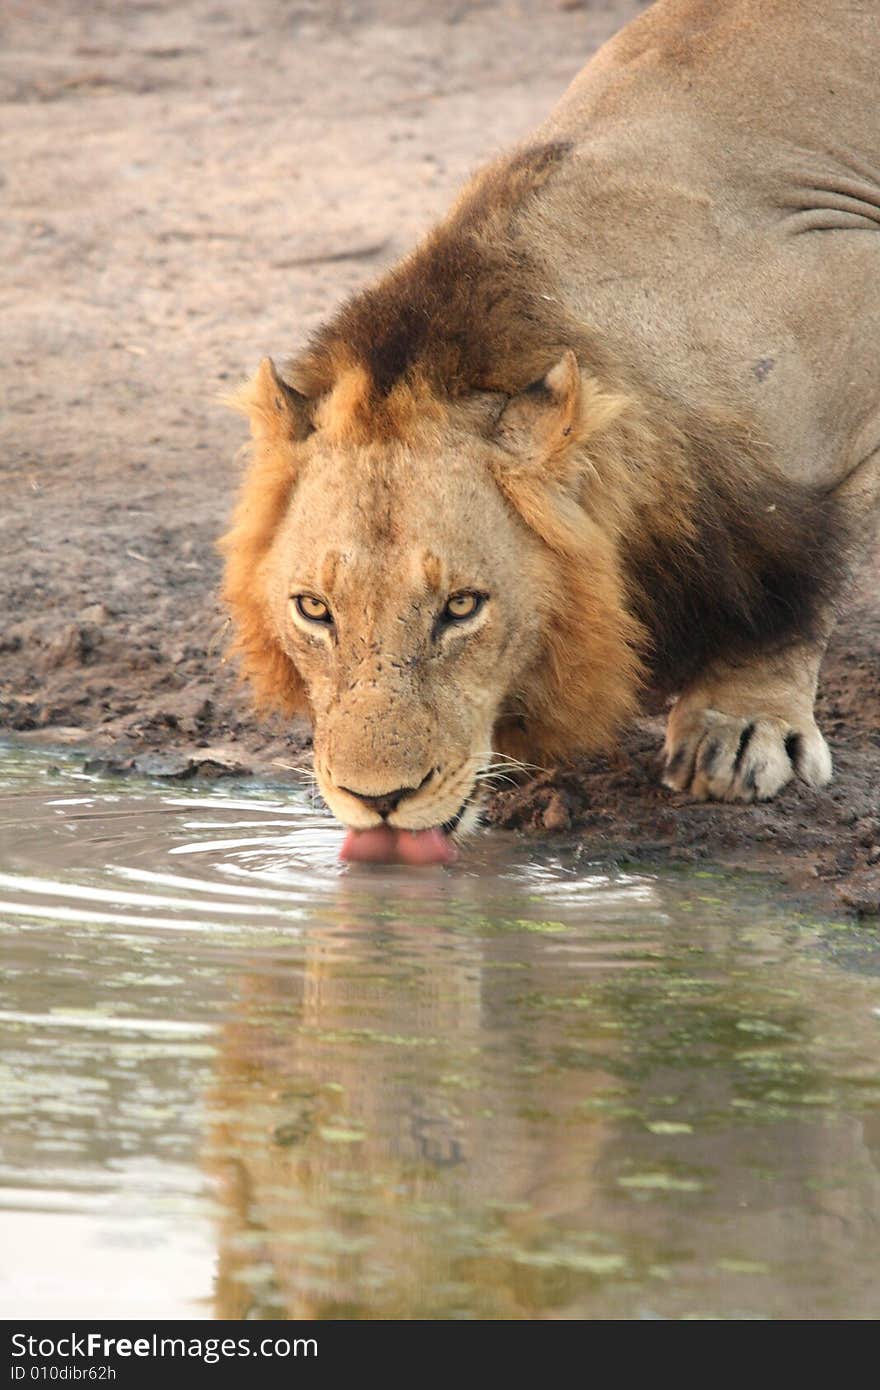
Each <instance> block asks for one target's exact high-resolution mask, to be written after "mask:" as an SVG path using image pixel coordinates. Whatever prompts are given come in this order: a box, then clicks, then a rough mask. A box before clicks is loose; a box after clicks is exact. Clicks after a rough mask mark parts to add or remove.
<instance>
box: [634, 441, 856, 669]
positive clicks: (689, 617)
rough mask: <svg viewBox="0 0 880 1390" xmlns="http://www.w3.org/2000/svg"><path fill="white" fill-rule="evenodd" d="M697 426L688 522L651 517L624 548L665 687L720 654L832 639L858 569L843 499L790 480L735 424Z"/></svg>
mask: <svg viewBox="0 0 880 1390" xmlns="http://www.w3.org/2000/svg"><path fill="white" fill-rule="evenodd" d="M689 424H690V428H689V429H688V431H687V433H686V436H685V447H686V449H687V453H688V455H689V463H690V467H689V469H688V473H689V476H690V479H691V484H692V492H691V496H690V498H689V499H688V501H687V506H686V513H685V515H686V518H687V521H688V525H687V528H686V529H684V528H681V527H678V528H673V529H672V530H671V531H669V530H665V529H660V528H658V526H657V525H656V520H654V522H653V524H652V519H651V518H649V517H648V516H645V517H644V518H643V522H642V524H639V525H637V526H636V528H635V533H634V534H633V535H631V536H629V537H626V538H624V541H623V545H622V551H623V557H624V562H625V565H626V568H627V571H628V578H629V590H630V595H631V603H632V606H633V609H634V611H635V613H636V614H637V616H638V617H639V618H640V619H641V621H642V622H643V623H644V625H645V627H646V628H647V630H648V632H649V634H650V642H651V645H650V650H649V651H648V653H647V654H646V656H647V664H648V666H649V668H650V670H651V673H652V677H653V682H654V684H655V686H656V688H657V689H658V690H659V691H660V692H662V693H665V694H669V693H672V692H674V691H679V690H682V689H684V688H685V687H686V686H687V685H688V683H689V682H691V681H692V680H694V679H695V678H696V677H697V676H699V674H700V673H701V672H702V671H704V670H705V669H706V667H707V666H709V665H711V664H712V663H713V662H714V661H720V660H723V661H724V662H726V663H731V662H733V663H735V662H737V661H738V660H742V659H744V658H746V657H747V656H748V655H749V654H750V653H754V652H755V651H757V650H761V649H773V650H778V649H780V648H781V647H784V646H785V645H787V644H791V643H794V642H798V641H812V640H816V639H817V638H821V637H822V635H823V628H825V626H826V625H827V618H828V612H829V609H831V608H832V607H833V605H834V603H835V600H836V599H837V596H838V594H839V592H840V589H841V585H842V583H843V581H844V580H845V578H846V577H847V574H848V572H849V568H850V559H849V551H850V545H849V539H850V534H849V533H850V526H849V523H848V518H847V516H846V515H845V512H844V508H843V507H842V505H841V503H840V502H839V500H838V499H836V498H835V497H834V496H833V495H831V494H829V493H828V492H825V491H822V490H820V489H819V488H815V487H810V486H808V485H806V484H802V483H798V482H795V481H793V480H791V479H787V478H784V477H782V476H781V475H780V474H778V473H777V472H775V470H773V469H772V468H771V467H770V466H768V463H767V461H766V459H764V458H763V457H762V456H761V454H760V452H758V453H757V455H756V450H755V447H754V445H753V444H752V443H751V442H750V441H749V440H747V439H745V438H742V437H738V432H737V430H736V428H735V426H733V425H731V423H730V422H726V424H725V425H723V426H722V425H718V426H716V427H715V428H712V427H711V424H709V425H708V426H707V422H706V421H698V420H693V419H692V420H691V421H690V422H689ZM672 505H676V503H675V502H674V501H672ZM677 505H678V507H679V508H680V507H681V503H680V502H679V503H678V504H677Z"/></svg>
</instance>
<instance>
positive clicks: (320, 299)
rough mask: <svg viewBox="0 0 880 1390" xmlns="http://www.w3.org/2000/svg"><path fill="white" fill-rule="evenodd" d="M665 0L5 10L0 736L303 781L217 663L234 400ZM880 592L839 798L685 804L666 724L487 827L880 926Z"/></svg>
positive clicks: (828, 680) (149, 766) (828, 716)
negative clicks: (670, 768) (762, 878)
mask: <svg viewBox="0 0 880 1390" xmlns="http://www.w3.org/2000/svg"><path fill="white" fill-rule="evenodd" d="M639 8H641V6H640V5H639V4H638V3H635V0H632V2H631V0H608V3H601V2H600V0H597V3H580V4H579V3H573V2H572V0H547V3H544V4H541V5H538V6H535V5H525V4H517V3H506V4H505V3H499V4H465V3H454V0H444V3H436V0H435V3H432V4H430V5H429V4H427V3H425V4H422V3H417V4H412V5H408V6H400V5H397V4H393V3H390V0H373V3H367V2H366V0H363V3H348V4H346V3H342V0H340V3H334V4H327V3H282V0H255V3H254V4H252V5H250V6H248V7H247V11H246V13H245V11H244V10H242V9H241V7H237V6H230V7H228V8H224V7H223V6H222V5H217V4H216V3H213V2H212V0H188V2H187V3H182V4H181V3H171V0H159V3H156V0H150V2H149V3H146V2H145V3H137V0H134V2H133V3H131V4H128V5H126V6H124V7H123V6H118V5H113V4H110V3H104V2H103V0H88V2H87V3H76V2H74V3H71V4H68V5H66V6H65V7H64V12H63V14H59V13H57V12H52V13H51V14H50V12H49V11H48V10H43V11H37V10H34V9H33V8H30V7H23V6H22V7H18V8H17V9H12V10H7V12H6V16H5V19H4V32H3V35H2V38H3V42H2V44H0V113H2V120H0V182H2V185H3V192H4V198H5V217H4V220H3V222H2V225H0V250H2V255H3V262H4V266H5V267H6V270H7V275H6V289H5V291H4V297H3V314H2V315H0V345H2V352H3V360H4V365H5V372H4V384H3V410H2V415H0V488H2V510H0V606H2V612H3V615H4V618H3V625H2V630H0V733H3V734H8V735H11V736H13V737H16V738H21V739H25V740H40V741H42V742H45V743H48V744H53V745H59V746H61V745H64V746H78V747H81V748H83V750H88V753H89V756H91V757H104V758H105V759H109V761H110V764H111V765H112V766H115V767H118V768H120V769H122V770H125V769H126V768H132V769H134V770H137V771H141V772H147V773H149V775H159V776H169V777H193V776H204V777H209V776H216V775H220V774H222V773H223V772H225V771H237V772H241V771H242V770H254V771H257V772H259V773H261V774H265V773H266V772H269V773H271V775H273V776H276V777H277V776H293V775H294V774H293V772H292V771H291V769H292V768H294V767H295V766H296V765H297V764H299V763H300V762H301V761H302V759H303V757H304V755H305V756H306V757H307V752H306V751H305V750H306V749H307V741H308V739H307V731H306V730H304V729H302V728H289V727H285V726H283V725H281V724H279V723H272V722H268V723H262V724H258V723H257V721H256V720H255V719H254V718H253V716H252V715H251V713H250V710H249V706H248V700H247V696H246V694H245V693H243V692H242V691H241V690H239V689H238V687H237V684H236V679H235V674H234V672H233V671H232V670H230V668H229V667H228V666H226V665H225V664H224V662H223V650H224V647H225V641H226V635H225V632H224V618H223V615H222V613H221V612H220V610H219V609H218V607H217V604H216V599H215V594H216V589H217V583H218V576H219V562H218V559H217V555H216V551H215V548H214V547H215V540H216V537H217V536H218V535H219V534H220V533H221V532H222V530H223V528H224V524H225V519H226V516H227V513H228V510H229V505H230V502H231V498H232V495H233V492H234V489H235V485H236V481H237V478H238V470H239V464H238V462H237V459H236V452H237V449H238V447H239V445H240V444H241V442H242V429H241V425H240V423H239V421H238V420H237V419H236V418H234V417H232V416H230V415H228V414H227V413H226V412H224V411H223V410H222V409H221V407H220V406H219V405H218V404H217V397H218V396H219V394H220V393H221V392H223V391H224V390H225V389H228V387H229V386H230V385H231V384H233V383H235V382H236V381H238V380H239V379H240V378H241V377H242V376H243V375H245V374H246V373H247V372H249V371H250V370H252V368H253V366H254V365H255V363H256V362H257V361H258V359H259V358H260V357H261V356H263V355H264V354H266V353H271V354H273V355H276V356H278V357H284V356H286V355H287V354H288V353H290V352H291V351H294V350H295V349H296V348H297V347H298V346H299V345H301V343H302V342H303V340H304V338H305V337H306V336H307V334H308V333H309V331H310V330H311V329H312V328H313V327H315V326H316V324H317V323H318V322H319V321H321V320H322V319H323V318H324V317H325V316H326V315H327V314H328V312H330V310H331V309H332V308H333V306H334V305H335V304H336V303H337V302H338V301H339V299H340V298H342V297H343V296H344V295H346V294H347V293H349V292H350V291H351V290H352V289H354V288H356V287H357V286H358V285H360V284H362V283H363V282H364V281H365V280H366V279H368V278H370V277H372V276H373V275H375V273H376V272H377V270H379V269H380V268H381V267H383V266H384V265H387V264H389V263H390V262H392V261H393V260H394V259H396V258H397V257H398V256H399V255H400V254H401V253H402V252H403V251H404V250H406V248H407V247H408V246H410V245H411V244H412V243H413V241H414V240H415V238H416V237H417V235H418V234H419V232H420V231H421V230H422V229H423V228H424V227H426V226H427V225H428V224H429V223H430V222H431V221H432V219H433V218H434V217H436V216H437V215H438V214H439V213H440V212H441V211H442V210H443V208H444V207H445V206H446V205H447V204H448V202H449V200H450V198H451V196H452V194H453V192H454V191H455V189H456V188H457V187H458V186H459V185H460V183H461V181H462V180H463V179H464V178H465V177H466V175H467V173H468V171H469V170H470V169H471V168H472V167H474V165H476V164H477V163H479V162H480V161H482V160H484V159H486V158H488V157H490V156H491V155H492V154H493V153H494V152H495V151H496V150H498V149H499V148H501V147H503V146H505V145H507V144H509V143H510V142H511V140H513V139H515V138H516V137H517V136H519V135H520V134H522V133H523V132H524V131H526V130H528V129H529V128H530V127H531V126H533V125H534V124H535V123H536V122H537V121H538V120H540V119H541V117H542V116H543V115H544V114H545V113H546V112H547V110H549V108H550V107H551V105H552V104H553V102H554V101H555V100H556V99H557V97H558V96H559V94H560V92H561V91H562V90H563V88H564V86H565V84H566V83H567V81H568V80H569V79H570V77H571V76H573V75H574V73H575V72H576V70H577V69H578V68H579V67H580V65H581V63H582V61H583V60H584V59H585V58H586V56H587V55H588V54H589V53H590V52H591V51H592V50H593V49H595V47H596V46H597V45H598V43H599V42H601V41H602V39H604V38H605V37H606V36H607V35H608V34H610V33H611V32H613V30H614V29H616V28H617V27H619V25H620V24H621V23H623V22H625V20H626V19H628V18H629V17H630V16H631V15H632V14H633V13H635V12H636V11H637V10H638V9H639ZM402 16H403V18H402ZM536 17H537V21H539V22H536ZM878 573H880V570H878V569H877V568H875V570H874V571H873V575H871V576H868V578H867V579H866V581H865V583H864V585H863V590H862V593H861V597H860V598H859V599H858V600H857V602H856V604H855V606H854V607H853V608H852V609H851V611H850V612H849V614H848V615H847V616H846V617H845V619H844V621H843V622H842V623H841V626H840V629H839V631H838V633H837V635H836V637H835V640H834V643H833V646H832V649H831V652H830V654H829V658H828V661H827V663H826V667H825V671H824V674H823V684H822V694H821V701H820V718H821V720H822V722H823V726H824V728H825V731H826V733H827V734H828V736H829V739H830V742H831V745H832V750H833V752H834V756H835V761H836V765H837V778H836V781H835V783H834V784H833V786H832V787H831V788H830V789H829V791H828V792H827V793H821V794H819V795H814V794H811V793H810V794H808V793H807V792H805V791H803V790H802V789H797V788H793V789H790V790H789V791H788V792H787V793H786V794H785V795H784V796H783V797H782V798H781V799H780V801H779V802H778V803H775V804H773V805H770V806H764V807H759V808H728V807H715V806H709V807H704V806H698V807H694V806H688V805H686V804H683V803H681V802H680V801H679V800H678V799H676V798H674V797H671V796H670V795H669V793H667V792H665V791H663V790H662V789H661V788H660V787H659V786H658V783H657V777H656V752H657V748H658V746H659V742H660V738H661V731H660V725H659V724H653V725H652V724H649V723H646V724H645V725H643V726H640V727H639V728H638V729H636V730H635V731H633V732H632V733H631V734H630V735H628V736H627V737H626V738H625V739H624V740H623V742H622V745H621V748H620V750H619V753H618V754H617V755H615V758H614V759H613V760H611V761H609V760H598V761H596V762H593V763H591V764H590V765H579V766H577V767H575V768H572V769H566V770H562V771H558V772H555V773H553V774H549V775H547V776H542V777H540V778H539V779H538V780H537V781H536V782H535V783H534V784H532V785H530V786H528V787H526V788H522V789H516V790H506V791H504V792H502V793H499V794H498V795H497V796H496V797H495V798H494V799H493V801H492V802H491V804H490V808H489V809H490V814H491V816H492V818H493V819H494V820H495V821H496V822H497V823H499V824H501V825H505V826H513V827H517V828H521V829H523V830H525V831H526V832H534V831H539V832H540V833H542V834H546V833H547V832H548V831H575V832H576V833H579V834H580V833H582V834H583V835H584V837H585V839H586V840H587V841H588V843H589V844H590V846H591V849H592V848H594V849H595V852H596V855H597V857H602V856H606V855H612V856H617V857H623V858H625V857H627V856H630V857H638V858H640V859H644V858H645V857H646V855H648V854H650V855H655V856H661V857H674V858H678V859H706V860H713V861H718V862H722V863H728V864H737V865H745V866H747V867H752V868H759V869H767V868H771V869H773V870H777V871H778V872H780V874H781V875H782V876H783V877H784V878H785V880H786V881H787V882H789V883H791V884H793V885H794V886H796V887H797V888H798V889H799V890H807V891H809V892H810V894H811V895H813V896H814V897H816V899H817V901H821V902H822V903H823V904H824V905H825V906H828V905H829V904H832V905H836V906H841V905H843V906H844V907H845V908H846V909H847V910H853V911H860V912H863V913H866V914H867V913H872V912H877V911H880V689H878V660H877V653H878V650H880V601H878V598H877V595H878V592H880V584H878V583H877V575H878Z"/></svg>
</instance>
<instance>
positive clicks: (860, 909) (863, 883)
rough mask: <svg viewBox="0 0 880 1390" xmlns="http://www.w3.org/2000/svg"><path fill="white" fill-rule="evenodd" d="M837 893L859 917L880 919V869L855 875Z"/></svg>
mask: <svg viewBox="0 0 880 1390" xmlns="http://www.w3.org/2000/svg"><path fill="white" fill-rule="evenodd" d="M837 891H838V893H839V895H840V897H841V898H842V900H843V901H844V902H845V903H846V905H847V907H851V908H852V909H853V910H854V911H855V912H856V913H857V914H858V916H859V917H880V869H868V870H866V871H865V872H864V873H860V874H854V875H853V876H852V878H851V879H850V881H849V882H848V883H844V884H841V885H840V887H839V888H838V890H837Z"/></svg>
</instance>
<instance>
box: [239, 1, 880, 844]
mask: <svg viewBox="0 0 880 1390" xmlns="http://www.w3.org/2000/svg"><path fill="white" fill-rule="evenodd" d="M238 404H239V405H240V406H241V408H243V409H244V410H246V411H247V413H248V414H249V416H250V420H251V427H252V432H253V436H254V447H253V457H252V462H251V464H250V468H249V471H248V473H247V477H246V479H245V483H244V488H243V492H242V496H241V500H240V502H239V504H238V509H237V511H236V513H235V517H234V520H233V525H232V529H231V530H230V532H229V534H228V535H227V537H226V539H225V542H224V545H225V550H226V555H227V568H226V579H225V590H224V593H225V598H226V601H227V603H228V604H229V607H230V609H231V612H232V616H233V619H234V622H235V625H236V631H237V640H236V646H237V649H238V651H239V653H240V655H241V659H242V662H243V667H244V671H245V673H246V674H247V676H248V677H249V678H250V680H251V681H252V683H253V686H254V689H255V693H256V696H257V698H258V700H259V701H260V702H262V703H264V704H269V703H274V704H276V705H278V706H280V707H282V708H283V709H285V710H287V711H290V712H306V713H308V715H309V716H310V717H311V719H312V720H313V723H314V730H315V770H316V774H317V778H318V785H319V787H320V789H321V791H322V793H323V795H324V797H325V798H326V800H327V803H328V804H329V806H330V807H331V809H332V810H333V811H334V813H335V814H336V815H337V816H338V817H339V819H340V820H341V821H343V822H344V823H345V824H346V825H347V826H348V827H349V832H350V833H349V835H348V838H347V840H346V844H345V847H344V850H343V852H344V853H345V854H346V855H348V856H349V857H351V858H386V857H387V858H394V857H398V858H401V859H404V860H408V861H410V862H426V861H445V860H446V859H449V858H451V857H452V855H453V854H454V849H453V846H452V843H451V836H452V834H453V832H455V831H456V830H460V829H461V828H463V827H465V826H466V825H467V824H468V823H470V822H471V821H472V820H473V818H474V812H473V803H474V797H475V789H476V788H477V787H478V785H479V782H480V779H481V776H483V775H484V773H485V769H486V767H487V765H488V764H489V763H490V761H491V759H492V758H493V750H497V751H499V752H500V753H502V754H510V755H514V756H516V757H517V758H528V759H530V760H532V761H535V762H538V763H541V762H545V761H546V760H548V759H556V758H560V757H562V756H565V755H569V754H574V753H579V752H582V751H588V750H591V749H596V748H599V747H602V746H603V745H607V743H608V742H609V740H611V739H612V737H613V735H614V731H615V729H616V728H617V727H618V726H619V725H620V723H621V721H623V720H626V719H628V718H629V717H630V716H632V715H633V713H634V712H635V711H636V710H637V708H638V705H639V700H640V696H641V694H642V692H643V691H644V690H645V689H647V688H648V687H652V688H654V689H657V690H659V691H661V692H664V693H665V694H666V695H668V696H674V697H675V699H674V703H673V705H672V710H671V713H670V716H669V722H668V731H667V735H666V748H665V752H666V765H665V781H666V783H667V785H668V786H670V787H673V788H675V789H677V790H679V791H688V792H690V793H691V794H692V795H693V796H695V797H698V798H707V797H713V798H718V799H721V800H728V801H738V800H740V801H751V800H755V799H764V798H767V797H771V796H773V795H774V794H775V793H776V792H778V791H779V789H780V788H781V787H783V786H784V785H785V784H786V783H787V782H788V781H789V780H790V779H791V777H792V776H793V775H795V774H797V775H798V776H799V777H801V778H802V779H803V780H804V781H805V782H807V783H808V784H809V785H811V786H813V787H819V786H822V785H823V784H824V783H826V782H827V781H828V779H829V777H830V776H831V757H830V755H829V752H828V748H827V746H826V743H825V740H824V739H823V737H822V735H821V733H820V732H819V730H818V728H817V727H816V723H815V721H814V718H813V701H814V696H815V689H816V679H817V671H818V667H819V663H820V660H821V656H822V651H823V648H824V646H825V643H826V640H827V637H828V633H829V631H830V628H831V626H832V621H833V605H834V602H835V599H836V597H837V595H838V593H839V591H840V588H841V585H842V583H843V582H844V581H845V579H846V577H847V575H848V574H849V573H850V571H851V568H852V564H853V562H854V560H855V559H856V558H857V557H858V555H859V553H860V552H864V550H865V548H866V546H867V545H868V543H869V539H870V536H871V532H872V529H873V526H872V518H875V517H876V515H877V512H878V500H880V9H878V5H877V4H876V3H866V0H726V3H723V4H720V3H718V0H660V3H658V4H656V5H654V6H653V7H652V8H651V9H649V10H648V11H647V12H646V13H645V14H644V15H642V16H641V17H640V18H639V19H637V20H636V21H635V22H634V23H632V24H630V25H629V26H628V27H627V28H626V29H624V30H623V32H622V33H620V34H619V35H618V36H617V37H616V38H615V39H614V40H612V42H611V43H609V44H607V45H606V46H605V47H604V48H603V49H602V50H601V51H600V52H599V53H598V54H597V55H596V57H595V58H594V59H593V60H592V62H590V63H589V64H588V66H587V67H586V68H585V70H584V71H583V72H582V73H581V75H580V76H579V77H578V78H577V79H576V81H575V82H574V83H573V85H572V86H571V87H570V88H569V90H568V92H567V93H566V94H565V96H564V97H563V99H562V101H561V103H560V104H559V106H558V107H557V108H556V110H555V111H554V113H553V114H552V115H551V117H550V118H549V120H548V121H547V123H546V125H545V126H543V127H542V128H541V129H540V130H539V131H538V132H537V133H536V134H535V136H534V137H533V139H532V140H531V141H529V142H528V143H526V144H525V145H523V146H521V147H520V148H518V149H517V150H516V151H514V153H512V154H511V155H509V156H507V157H506V158H503V159H501V160H499V161H498V162H497V163H495V164H494V165H493V166H492V167H490V168H489V169H487V170H485V171H484V172H482V173H480V174H478V175H477V176H476V178H474V179H473V180H472V181H471V183H470V184H469V185H468V186H467V187H466V189H465V190H464V192H463V194H462V195H461V197H460V198H459V200H458V202H457V203H456V204H455V206H454V207H453V209H452V211H451V212H450V214H449V216H448V217H447V218H446V220H445V221H444V222H442V223H441V225H440V226H439V227H437V228H436V230H435V231H433V232H432V233H431V235H430V236H428V238H427V239H426V240H425V241H424V243H423V244H422V245H421V246H419V247H418V248H417V249H416V250H415V251H414V252H413V253H412V254H411V255H409V256H408V257H407V258H406V259H405V260H403V261H402V262H401V263H400V264H399V265H398V266H396V267H395V268H394V269H393V270H391V272H390V273H389V274H387V275H385V276H384V278H382V279H381V280H380V281H379V282H378V284H376V285H374V286H373V287H372V288H369V289H367V290H365V291H363V292H362V293H359V294H357V295H355V296H354V298H352V299H351V300H350V301H349V302H348V303H347V304H346V305H345V306H344V307H343V308H342V309H341V310H340V311H339V312H338V313H337V314H336V316H335V317H334V318H333V319H332V321H331V322H330V323H329V324H327V325H326V326H325V327H324V328H323V329H322V330H321V331H320V332H318V334H317V335H316V336H315V337H314V338H313V340H312V341H311V343H310V345H309V347H308V348H307V350H306V351H305V352H304V353H303V354H302V355H301V356H300V357H299V358H298V359H296V360H295V361H293V362H291V363H290V364H289V366H288V367H287V369H286V372H285V375H284V377H281V376H280V375H279V374H278V373H277V372H276V371H275V369H274V367H273V365H272V363H271V362H269V361H264V362H263V364H262V366H261V367H260V369H259V371H258V372H257V375H256V377H255V378H254V380H253V381H252V382H251V383H250V384H249V385H248V386H247V387H245V388H244V389H243V391H242V392H241V393H240V395H239V397H238Z"/></svg>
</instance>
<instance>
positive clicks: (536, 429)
mask: <svg viewBox="0 0 880 1390" xmlns="http://www.w3.org/2000/svg"><path fill="white" fill-rule="evenodd" d="M580 415H581V374H580V369H579V368H578V362H577V358H576V357H575V355H574V353H573V352H572V351H571V350H570V349H569V351H567V352H566V353H564V354H563V356H562V357H560V359H559V361H558V362H557V363H556V365H555V367H551V369H550V371H549V372H548V373H547V375H546V376H544V377H541V379H540V380H539V381H535V382H533V383H532V385H531V386H527V387H526V389H525V391H522V392H521V393H520V394H519V395H518V396H514V397H513V399H512V400H511V401H509V402H508V404H507V405H506V406H505V408H504V410H503V411H502V414H501V418H500V419H499V420H498V423H497V425H496V427H495V438H496V442H497V443H498V444H500V445H501V447H502V448H503V449H506V450H507V451H508V452H509V453H511V454H515V455H517V457H518V458H520V459H521V460H522V461H523V462H526V461H530V462H532V463H536V464H542V463H551V461H552V460H554V459H556V458H558V457H559V455H560V454H561V453H564V452H566V451H567V449H568V447H569V444H570V443H571V442H573V436H574V435H575V433H576V430H577V426H578V424H579V421H580Z"/></svg>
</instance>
